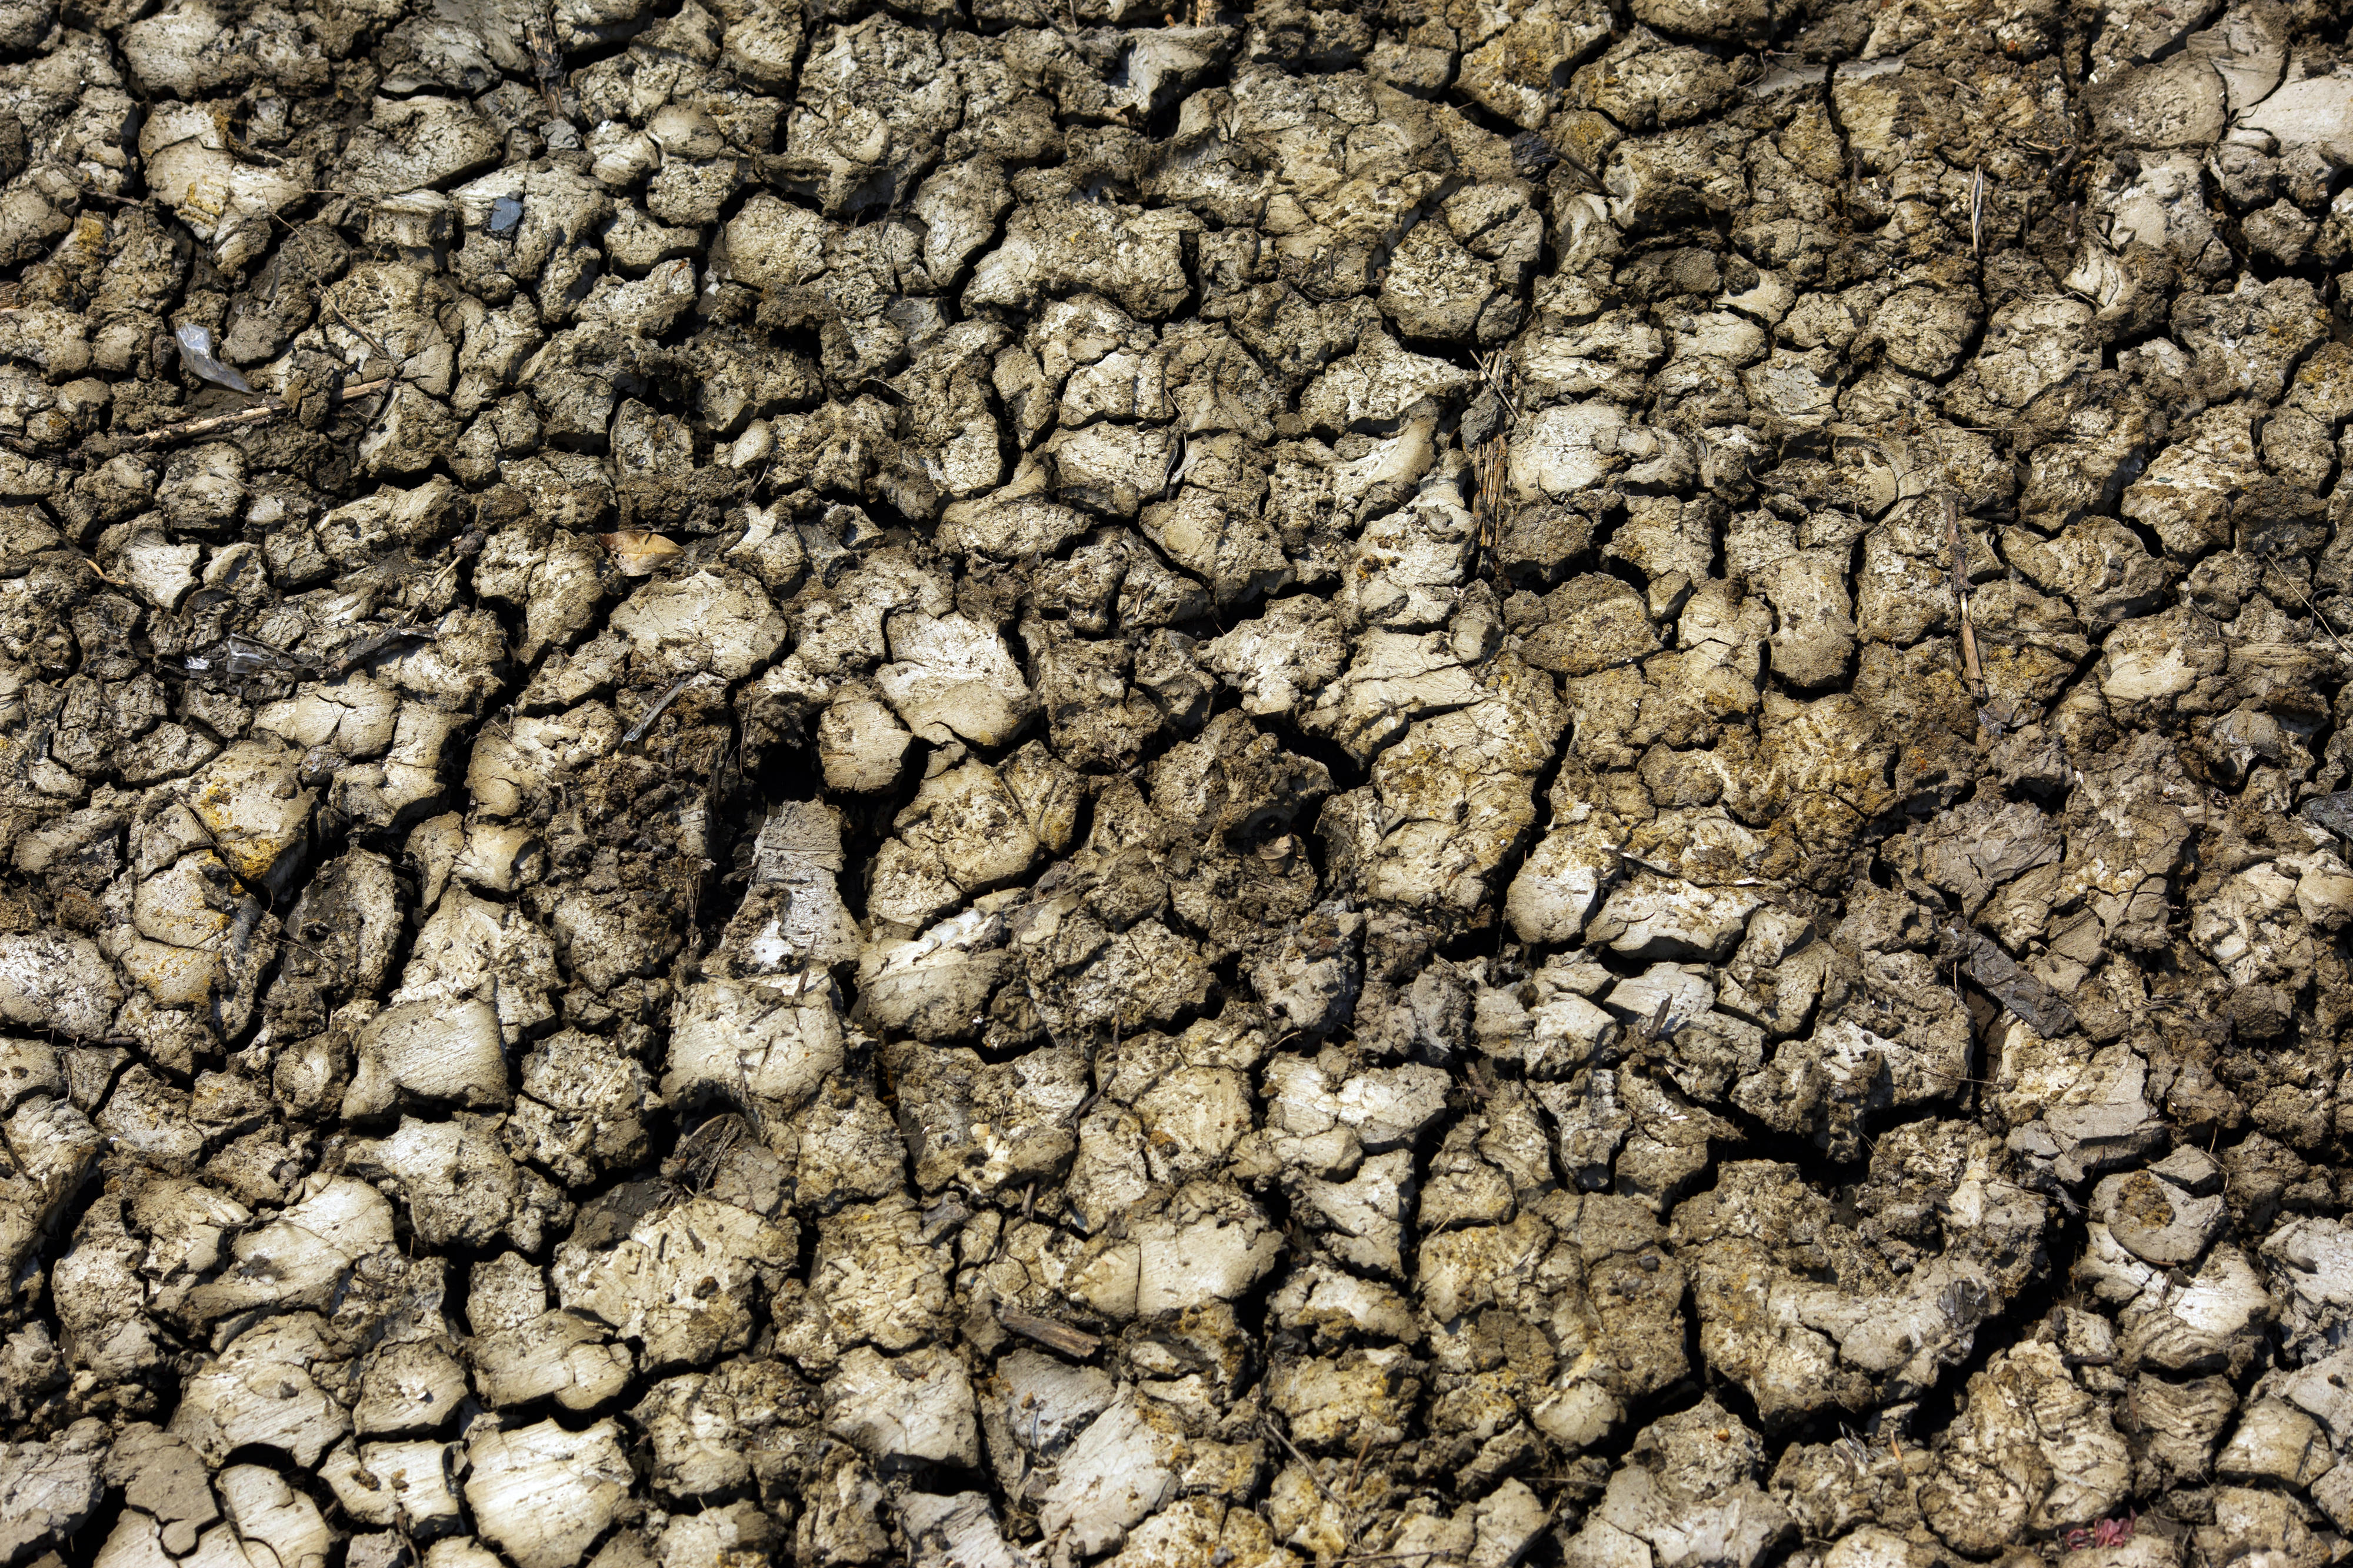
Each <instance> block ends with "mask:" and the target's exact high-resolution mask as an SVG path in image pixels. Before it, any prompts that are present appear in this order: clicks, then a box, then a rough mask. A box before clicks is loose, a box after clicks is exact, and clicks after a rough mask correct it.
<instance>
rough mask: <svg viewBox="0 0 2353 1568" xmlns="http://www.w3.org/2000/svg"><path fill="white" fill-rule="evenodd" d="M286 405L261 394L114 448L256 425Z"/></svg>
mask: <svg viewBox="0 0 2353 1568" xmlns="http://www.w3.org/2000/svg"><path fill="white" fill-rule="evenodd" d="M391 384H392V377H390V376H388V375H386V376H379V377H378V378H377V379H375V381H364V382H362V383H360V384H358V385H357V386H347V387H345V388H344V389H343V400H344V401H345V402H349V401H350V400H351V399H353V398H354V397H365V396H366V395H368V394H370V393H372V392H382V391H383V390H384V389H385V387H387V386H390V385H391ZM290 406H291V405H290V404H288V403H287V401H286V400H285V399H284V398H282V397H270V398H265V399H263V400H262V401H261V402H259V403H257V404H255V405H253V406H252V407H250V408H240V409H238V410H237V412H236V413H234V414H213V415H207V416H206V417H204V418H202V419H190V420H186V421H185V422H183V423H181V424H178V425H166V426H163V427H162V428H161V429H157V430H150V431H148V432H147V433H146V434H145V435H143V436H131V437H125V438H124V440H123V443H122V445H121V447H119V448H118V450H120V451H124V452H136V451H140V450H142V449H144V448H146V447H168V446H170V445H171V444H172V443H173V442H174V441H190V440H194V439H195V437H199V436H209V435H211V434H212V433H213V432H214V431H216V430H233V429H236V428H237V427H238V426H245V425H259V424H260V423H261V422H262V421H263V420H265V419H267V418H269V417H270V416H272V415H277V414H283V413H285V412H286V410H287V409H288V408H289V407H290Z"/></svg>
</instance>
